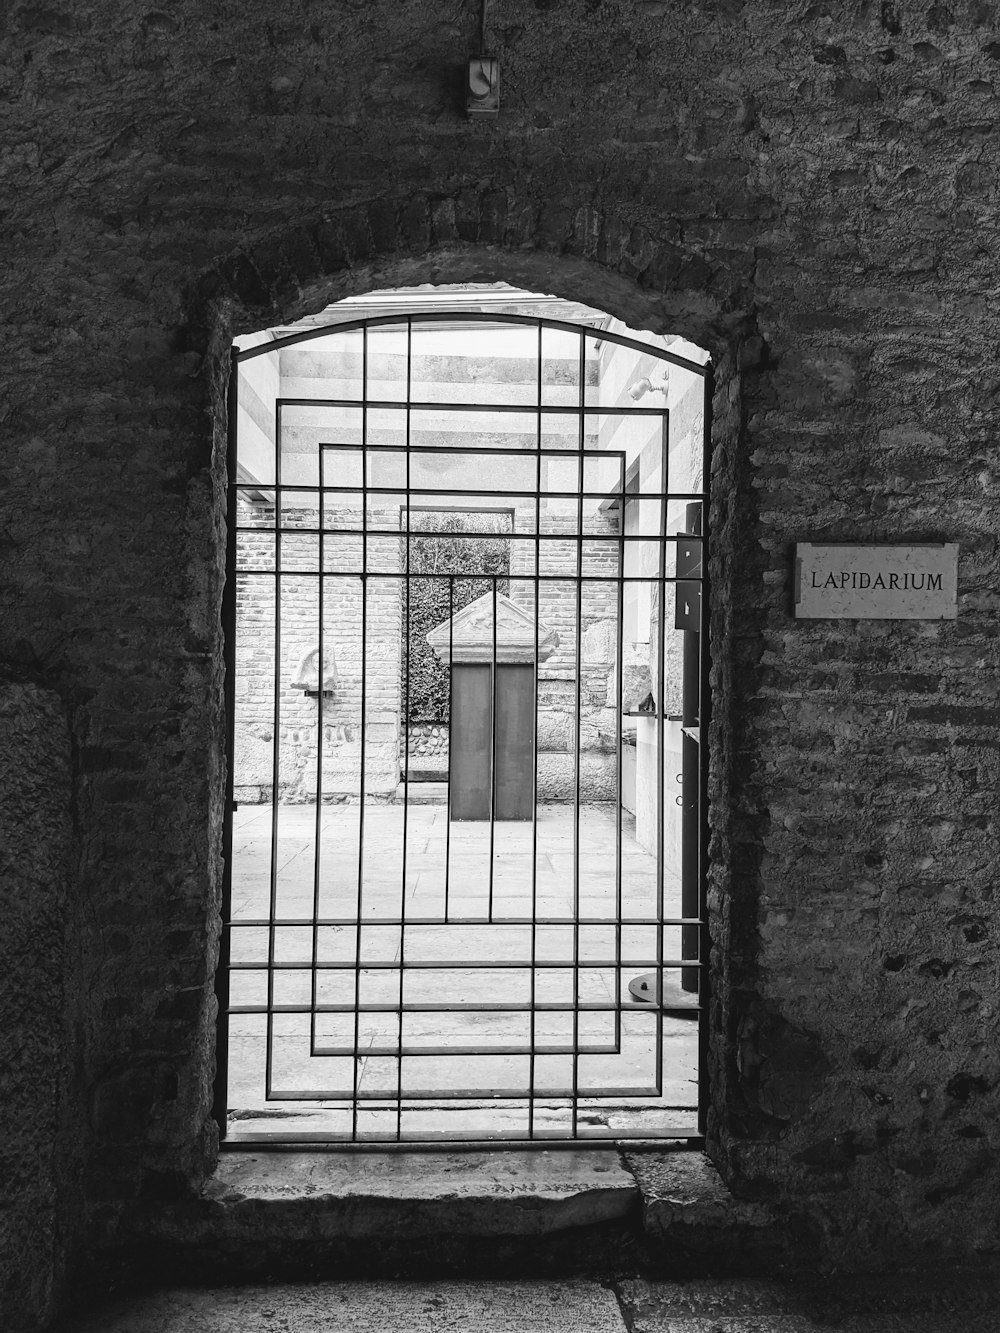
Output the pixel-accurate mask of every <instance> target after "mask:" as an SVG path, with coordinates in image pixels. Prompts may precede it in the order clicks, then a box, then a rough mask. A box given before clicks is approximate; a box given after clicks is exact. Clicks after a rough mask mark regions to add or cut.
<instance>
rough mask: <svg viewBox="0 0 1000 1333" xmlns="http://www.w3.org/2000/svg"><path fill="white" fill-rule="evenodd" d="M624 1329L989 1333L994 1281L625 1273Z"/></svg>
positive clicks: (994, 1323)
mask: <svg viewBox="0 0 1000 1333" xmlns="http://www.w3.org/2000/svg"><path fill="white" fill-rule="evenodd" d="M617 1289H618V1294H619V1298H620V1302H621V1307H622V1312H623V1314H624V1316H625V1320H626V1323H627V1325H628V1327H629V1329H630V1331H631V1333H817V1330H820V1329H836V1330H837V1333H904V1331H905V1333H996V1330H997V1329H998V1328H1000V1317H998V1313H997V1310H998V1304H997V1299H998V1295H1000V1285H998V1283H997V1282H996V1281H995V1280H992V1279H986V1280H983V1279H976V1278H975V1277H971V1280H970V1279H966V1280H964V1281H956V1280H954V1278H951V1277H945V1278H944V1279H943V1280H941V1281H939V1282H937V1283H933V1282H928V1281H926V1280H921V1279H920V1278H917V1277H904V1276H898V1275H895V1276H889V1277H871V1276H861V1277H852V1276H851V1275H849V1274H842V1275H839V1276H837V1277H831V1278H812V1279H810V1278H801V1279H787V1280H785V1281H781V1280H775V1281H757V1280H735V1281H734V1280H731V1279H721V1280H717V1279H711V1278H708V1279H691V1280H687V1281H680V1282H678V1281H669V1282H668V1281H649V1280H646V1279H643V1278H630V1279H625V1280H623V1281H622V1282H620V1283H619V1284H617Z"/></svg>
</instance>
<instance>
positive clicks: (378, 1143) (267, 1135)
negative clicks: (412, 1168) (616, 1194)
mask: <svg viewBox="0 0 1000 1333" xmlns="http://www.w3.org/2000/svg"><path fill="white" fill-rule="evenodd" d="M278 1132H279V1133H280V1131H278ZM239 1133H240V1137H239V1138H233V1139H230V1140H229V1141H228V1142H227V1143H225V1144H223V1145H220V1146H221V1147H223V1148H224V1149H225V1151H226V1152H227V1153H239V1152H259V1151H260V1145H261V1144H262V1143H266V1144H267V1145H268V1150H269V1151H270V1152H301V1151H302V1144H303V1143H308V1144H309V1151H310V1152H324V1151H328V1152H337V1153H342V1152H352V1153H367V1152H371V1153H389V1152H394V1151H395V1152H421V1153H436V1152H454V1151H455V1150H456V1149H459V1150H460V1151H462V1152H472V1151H475V1150H482V1151H483V1152H502V1151H504V1150H507V1151H519V1150H520V1149H522V1148H525V1147H527V1146H529V1145H530V1144H531V1142H532V1140H531V1139H526V1138H524V1137H522V1136H519V1135H518V1134H517V1133H516V1132H515V1133H507V1132H506V1131H503V1130H498V1131H497V1132H496V1133H495V1135H493V1136H492V1137H491V1138H488V1139H484V1138H482V1137H481V1136H479V1137H476V1136H475V1135H474V1134H469V1135H467V1136H466V1137H464V1138H456V1137H455V1136H454V1134H451V1135H450V1136H449V1137H448V1138H443V1137H442V1138H429V1137H428V1138H420V1137H417V1136H414V1137H413V1138H411V1139H407V1141H406V1142H405V1143H400V1144H397V1143H394V1142H392V1140H379V1139H376V1138H370V1139H362V1140H360V1141H358V1142H357V1143H352V1142H351V1141H350V1140H349V1139H346V1138H337V1137H335V1136H334V1135H332V1134H330V1133H328V1132H325V1131H312V1132H311V1133H304V1134H301V1135H300V1136H298V1137H297V1138H291V1139H290V1138H278V1137H277V1136H276V1135H275V1134H274V1133H273V1132H271V1131H265V1132H263V1133H260V1132H257V1133H255V1132H253V1131H249V1132H248V1131H245V1130H243V1131H239ZM538 1137H539V1138H545V1137H546V1136H545V1135H544V1133H543V1134H539V1136H538ZM609 1141H611V1142H625V1143H627V1144H628V1147H629V1149H630V1151H631V1150H635V1151H641V1150H642V1149H643V1148H662V1147H663V1144H664V1141H669V1142H671V1143H674V1144H685V1145H686V1146H687V1147H688V1148H691V1149H694V1148H700V1147H701V1146H702V1144H703V1143H704V1139H703V1137H702V1136H701V1135H698V1134H692V1133H690V1131H689V1130H686V1129H681V1128H677V1129H673V1130H661V1131H660V1132H659V1134H658V1136H657V1137H656V1138H650V1137H649V1135H648V1133H647V1134H646V1135H644V1137H643V1138H641V1139H629V1138H627V1137H623V1135H622V1134H621V1133H620V1132H618V1131H614V1132H611V1133H598V1132H596V1131H594V1132H590V1128H589V1127H587V1130H586V1131H585V1132H584V1133H583V1134H581V1136H580V1138H579V1139H566V1138H561V1139H560V1138H555V1137H549V1138H546V1142H545V1150H546V1152H557V1151H560V1150H566V1151H570V1152H571V1151H573V1150H574V1149H576V1148H586V1149H591V1150H600V1151H607V1148H606V1145H607V1143H608V1142H609Z"/></svg>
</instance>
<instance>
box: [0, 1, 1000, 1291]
mask: <svg viewBox="0 0 1000 1333" xmlns="http://www.w3.org/2000/svg"><path fill="white" fill-rule="evenodd" d="M491 14H492V19H491V23H492V30H491V33H490V40H491V44H492V45H493V47H494V49H495V50H496V52H497V54H498V55H499V57H500V59H501V63H502V65H503V69H504V75H503V89H504V94H503V110H502V114H501V117H500V118H499V120H497V121H495V122H489V123H469V122H467V121H466V120H465V119H464V116H463V114H462V108H461V93H460V87H461V69H462V67H463V64H464V61H465V58H466V56H467V54H468V53H469V52H470V51H472V50H474V49H475V46H476V41H477V33H476V25H477V21H478V7H473V6H465V7H456V8H453V9H451V10H449V11H447V12H445V11H443V10H442V9H441V8H440V7H439V6H436V5H433V4H431V3H430V2H429V0H417V2H416V3H414V4H411V5H407V6H399V5H398V4H394V3H389V0H374V2H373V3H370V4H366V5H364V6H362V7H360V8H359V7H357V6H354V5H347V4H344V5H339V6H333V7H330V6H327V7H323V8H320V7H317V6H315V5H314V4H312V3H311V0H290V3H289V4H287V5H285V6H283V7H282V9H281V11H280V13H277V12H276V11H274V10H273V8H271V7H269V8H268V9H267V10H266V11H265V9H264V7H263V6H262V5H260V4H258V3H256V0H249V3H247V4H245V5H243V6H241V7H239V9H232V8H226V7H223V8H220V7H219V6H217V5H214V6H209V5H207V4H206V3H205V0H183V2H182V3H180V4H178V5H176V6H172V7H171V8H170V9H169V11H164V10H153V9H144V8H142V7H138V8H137V7H135V6H132V5H123V4H121V3H119V0H92V2H91V3H89V4H88V5H86V6H85V7H63V8H58V7H55V8H54V7H47V8H46V7H44V6H38V5H33V4H28V3H18V4H16V5H15V6H13V7H12V8H11V10H10V12H9V14H8V16H7V20H6V24H5V28H4V32H3V36H2V38H0V90H2V92H0V96H2V97H3V99H4V115H5V121H6V130H5V140H4V147H3V151H2V154H0V175H2V181H3V185H4V187H5V188H4V199H5V204H4V215H3V219H2V226H3V229H4V241H3V253H4V256H5V264H4V267H3V273H2V275H0V294H2V304H0V308H2V312H3V313H2V319H3V325H4V327H3V345H4V348H5V374H4V383H3V391H2V397H0V421H2V423H3V429H4V440H5V447H4V456H3V464H2V466H3V473H4V478H3V479H4V492H3V502H2V503H3V509H4V524H3V528H2V536H0V543H2V549H3V553H4V560H3V573H2V575H0V579H2V586H0V610H2V614H0V661H4V662H8V663H17V664H24V663H30V664H32V670H34V671H35V672H36V673H37V675H38V677H39V678H40V679H41V680H43V681H44V683H45V684H46V685H47V686H48V687H49V689H50V690H54V691H57V692H58V694H59V695H60V697H61V698H62V699H64V700H65V701H66V706H67V708H68V710H69V717H70V728H71V735H72V740H73V744H74V745H75V747H76V753H77V754H78V755H79V765H78V771H77V778H76V784H77V785H76V790H75V795H74V803H73V807H72V809H73V817H74V820H75V839H76V843H77V861H76V869H75V872H74V878H73V881H72V886H71V888H72V894H73V895H74V899H75V900H76V901H79V902H81V903H85V904H86V907H87V910H86V912H84V913H82V914H81V920H80V924H79V927H78V947H79V950H80V955H81V958H82V959H83V960H84V962H83V964H82V967H83V975H82V978H81V979H80V980H79V982H78V984H77V985H76V986H75V987H74V991H73V993H74V995H75V997H76V1001H77V1003H78V1009H79V1012H78V1015H77V1017H76V1019H75V1023H74V1026H73V1043H74V1046H73V1051H72V1052H71V1050H70V1047H69V1044H68V1038H67V1043H66V1044H65V1046H64V1050H65V1052H66V1054H67V1057H69V1056H70V1055H71V1054H72V1057H73V1060H74V1067H75V1068H76V1069H77V1071H78V1079H79V1082H80V1087H81V1089H82V1092H83V1094H84V1095H85V1096H86V1097H87V1098H88V1100H89V1102H90V1104H91V1106H92V1107H93V1111H92V1118H91V1126H92V1128H91V1131H90V1140H89V1143H88V1146H87V1164H86V1172H85V1175H84V1177H83V1179H84V1181H85V1185H86V1197H87V1201H88V1208H89V1222H88V1228H87V1231H86V1237H87V1240H86V1245H87V1246H88V1247H90V1249H91V1250H92V1249H93V1247H94V1246H96V1245H97V1244H98V1243H99V1242H100V1243H102V1244H103V1243H108V1244H110V1243H111V1241H112V1239H113V1236H114V1234H115V1232H114V1227H115V1225H116V1222H117V1219H119V1218H120V1217H121V1216H122V1210H123V1208H124V1207H126V1206H127V1205H128V1204H129V1202H130V1201H134V1200H136V1199H137V1198H138V1197H139V1196H140V1195H141V1196H142V1197H143V1198H145V1199H146V1200H147V1201H153V1202H155V1200H156V1199H157V1198H162V1197H164V1196H166V1195H169V1194H171V1193H178V1192H183V1191H185V1190H188V1189H190V1188H193V1187H194V1186H195V1185H196V1184H197V1182H198V1181H199V1180H200V1179H201V1178H202V1177H203V1175H204V1173H205V1172H206V1171H207V1170H209V1169H210V1167H211V1164H212V1160H213V1144H214V1134H215V1131H214V1127H213V1122H212V1121H211V1118H210V1115H209V1112H210V1105H211V1092H210V1075H211V1067H212V1033H213V1026H212V1023H213V1007H214V999H213V996H212V975H213V969H214V960H215V950H216V936H217V928H218V917H217V911H218V902H219V884H220V849H221V826H222V797H221V793H222V772H221V770H222V756H223V753H224V747H223V726H222V715H223V714H222V679H223V675H222V659H221V640H220V630H219V606H220V600H221V597H222V570H223V568H224V536H223V482H224V456H225V445H226V432H225V389H226V382H227V377H228V369H229V359H228V357H229V348H230V345H231V340H232V338H233V336H234V335H236V334H238V333H243V332H249V331H252V330H255V329H260V328H263V327H266V326H268V325H269V324H272V323H275V322H278V321H281V320H289V319H293V318H297V317H299V316H300V315H302V314H305V313H306V312H309V311H315V310H318V309H320V308H321V307H322V306H323V304H325V303H326V302H328V301H330V300H332V299H336V298H337V297H338V296H341V295H344V294H348V293H351V292H361V291H365V290H370V289H371V288H372V287H375V286H379V285H387V284H390V283H391V284H402V283H407V282H420V281H464V280H472V279H474V278H481V279H490V280H495V279H505V280H508V281H511V282H515V283H522V284H524V285H526V286H528V287H531V288H533V289H535V290H548V291H554V292H556V293H557V294H565V295H568V296H572V297H574V298H576V299H580V300H585V301H587V302H588V303H589V304H592V305H596V306H598V307H600V308H603V309H607V310H609V311H611V312H612V313H614V314H615V315H618V316H620V317H621V318H623V319H625V320H626V321H627V322H629V323H630V324H632V325H633V326H636V325H640V326H641V325H646V326H647V327H652V328H655V329H658V330H661V331H669V332H680V333H683V334H684V335H685V336H686V337H689V338H690V339H692V340H693V341H694V342H696V343H698V344H700V345H702V346H704V347H706V348H708V349H709V350H710V351H711V352H712V353H713V357H714V359H715V366H716V371H715V382H716V399H715V418H714V438H715V441H716V452H715V459H714V468H713V476H712V484H713V493H714V501H713V532H714V542H715V545H714V554H713V559H712V566H711V568H712V572H713V575H714V579H715V589H716V602H715V610H714V614H713V652H714V654H715V665H714V684H715V723H714V727H713V746H714V749H713V776H712V782H711V796H712V802H713V803H712V811H711V818H712V828H713V835H712V837H713V842H712V846H713V853H714V857H715V860H714V867H713V872H712V883H711V904H710V905H711V912H712V918H711V920H712V933H713V941H714V948H713V965H712V973H713V979H714V999H713V1004H712V1016H711V1029H712V1036H711V1052H710V1072H711V1077H712V1091H711V1098H712V1108H713V1109H712V1114H711V1118H710V1125H709V1145H710V1151H711V1152H712V1154H713V1156H714V1157H715V1158H716V1159H717V1160H718V1162H719V1163H720V1165H721V1167H722V1169H723V1171H724V1173H725V1175H726V1177H727V1178H728V1179H729V1180H730V1181H731V1182H732V1184H733V1186H734V1188H736V1189H738V1190H741V1191H749V1192H753V1191H756V1192H758V1193H760V1194H767V1195H768V1196H770V1197H771V1198H773V1199H774V1200H776V1201H777V1203H778V1204H779V1205H780V1206H781V1207H782V1208H784V1209H785V1210H786V1211H787V1212H788V1213H790V1214H792V1215H794V1216H796V1217H797V1218H799V1219H801V1222H802V1225H803V1227H809V1228H811V1234H813V1235H814V1236H815V1237H816V1243H817V1253H818V1254H820V1255H822V1256H824V1257H825V1258H826V1259H828V1260H836V1261H841V1262H845V1263H856V1264H878V1263H887V1262H890V1261H894V1260H908V1261H910V1262H916V1261H917V1260H918V1259H919V1258H920V1256H922V1255H926V1254H929V1253H933V1254H935V1255H939V1254H942V1253H944V1254H946V1255H950V1256H957V1257H961V1258H965V1259H972V1258H974V1257H975V1256H977V1255H982V1254H988V1255H989V1254H994V1253H995V1252H996V1249H997V1246H998V1233H997V1208H996V1199H997V1197H998V1194H1000V1190H998V1183H1000V1182H998V1172H997V1159H996V1153H997V1134H998V1129H997V1126H998V1124H1000V1105H998V1098H1000V1093H998V1084H1000V1065H998V1061H1000V1057H998V1054H997V1052H998V1051H1000V1041H998V1031H997V1025H998V1016H997V1010H996V1003H995V987H996V968H997V941H996V923H995V910H994V901H993V900H994V890H995V874H996V871H995V863H996V830H995V810H996V786H997V743H996V726H997V723H998V721H1000V717H998V710H997V708H996V702H995V701H996V658H997V654H996V645H997V610H998V595H997V591H996V590H997V586H998V580H1000V574H998V548H997V523H996V514H997V502H998V491H1000V474H998V469H997V449H996V433H997V432H996V424H997V389H998V386H1000V380H998V375H997V370H996V364H995V363H996V332H995V331H996V327H997V317H998V297H997V291H996V282H995V262H996V260H995V256H996V253H997V249H998V240H1000V238H998V235H997V232H998V226H997V203H998V196H997V190H998V187H997V180H998V173H997V162H996V157H997V136H996V129H995V125H996V107H997V87H998V83H997V80H998V68H997V61H998V58H1000V28H998V23H997V15H996V11H995V7H994V6H991V5H988V4H985V3H980V2H979V0H961V2H959V0H955V3H952V4H939V3H935V4H932V5H928V4H926V3H913V4H909V5H905V6H904V5H902V4H900V3H882V4H878V5H875V4H871V3H868V0H846V2H845V3H843V4H839V5H823V4H815V5H804V4H800V3H791V2H790V0H760V2H759V3H754V4H746V3H741V0H696V2H695V3H694V4H688V5H683V6H682V5H679V4H677V3H675V2H674V0H664V3H655V4H654V3H645V4H638V3H637V4H634V5H614V4H599V5H588V6H569V5H568V4H563V3H546V4H544V5H543V4H531V5H529V4H527V3H521V2H520V0H510V2H509V3H505V4H504V5H502V6H497V7H495V8H491ZM823 537H826V538H837V539H845V540H850V539H854V540H907V539H908V540H914V539H919V540H942V539H948V540H957V541H959V542H960V543H961V547H962V553H961V560H960V571H959V580H960V582H959V589H960V617H959V619H958V620H957V621H954V622H946V623H940V624H937V623H935V624H931V623H917V622H914V623H891V624H875V625H870V626H860V627H859V626H858V625H857V624H853V623H850V622H845V623H841V624H822V623H815V624H796V623H795V622H793V621H792V620H791V618H790V611H789V594H788V559H789V545H790V543H791V542H792V541H794V540H796V539H797V538H823ZM50 790H52V791H62V790H63V788H61V787H60V785H59V784H58V783H56V784H54V785H53V786H52V787H51V788H50ZM57 805H58V809H52V810H51V811H50V813H49V814H48V815H47V816H46V817H45V819H44V829H43V830H42V831H41V836H42V837H43V840H44V841H47V842H54V843H58V841H59V839H60V838H61V837H62V828H63V819H64V817H65V812H66V809H67V801H66V800H64V799H62V798H60V800H59V802H57ZM26 947H27V948H28V949H29V950H37V949H38V948H39V947H40V946H39V944H38V942H37V941H35V942H32V941H30V940H29V941H27V942H26ZM2 948H3V959H2V962H3V965H4V967H9V966H10V963H11V958H12V954H13V946H11V945H10V944H9V943H7V942H5V943H4V944H3V946H2ZM31 1022H32V1019H31V1017H30V1014H29V1013H28V1012H27V1011H20V1010H16V1011H15V1014H14V1026H13V1028H12V1029H11V1030H12V1031H13V1030H15V1029H17V1028H18V1026H20V1028H21V1029H22V1030H24V1031H27V1030H29V1028H30V1025H31ZM77 1043H78V1046H77ZM77 1051H78V1054H77V1053H75V1052H77ZM39 1132H40V1133H41V1132H43V1131H41V1130H40V1131H39ZM44 1132H45V1133H48V1130H46V1131H44ZM61 1216H62V1217H63V1219H64V1220H65V1222H66V1225H67V1227H68V1228H71V1227H72V1223H73V1217H72V1214H71V1213H70V1212H62V1213H61ZM42 1248H43V1249H44V1248H45V1247H44V1246H43V1247H42ZM9 1266H10V1265H9V1264H8V1267H9ZM55 1271H56V1267H55V1266H54V1265H50V1266H49V1269H48V1273H49V1275H50V1276H51V1274H52V1273H54V1272H55ZM47 1281H48V1279H47V1278H46V1277H45V1276H44V1275H43V1276H42V1277H41V1278H40V1286H39V1287H38V1289H37V1291H36V1292H35V1294H34V1295H33V1296H31V1299H32V1300H33V1301H34V1303H35V1308H36V1310H43V1309H44V1306H45V1300H46V1296H45V1291H46V1290H47Z"/></svg>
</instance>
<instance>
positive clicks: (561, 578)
mask: <svg viewBox="0 0 1000 1333" xmlns="http://www.w3.org/2000/svg"><path fill="white" fill-rule="evenodd" d="M397 535H398V534H397ZM244 575H246V576H249V577H253V578H269V579H273V578H278V579H318V578H324V579H360V578H364V579H379V580H381V579H395V580H396V581H397V582H399V583H403V582H407V581H409V580H416V579H437V580H438V581H439V582H444V580H445V579H448V578H452V577H454V578H456V579H481V578H492V575H490V574H475V573H472V574H455V575H454V576H453V575H451V574H405V573H404V572H403V571H402V570H397V571H396V572H395V573H392V572H387V571H383V570H364V571H362V570H360V569H323V570H319V569H279V570H274V569H254V568H249V569H241V568H239V567H237V569H236V577H237V578H242V577H243V576H244ZM501 579H507V580H509V581H510V582H511V583H518V582H521V581H522V580H525V581H531V582H538V583H572V584H577V583H608V584H612V585H614V586H617V585H618V584H619V583H622V584H629V583H652V584H660V583H700V582H701V580H700V579H690V578H674V577H673V576H670V577H667V578H662V579H661V578H660V577H659V576H655V577H650V576H642V575H639V574H635V575H632V574H629V575H626V577H624V578H622V577H621V576H620V575H617V574H531V575H527V574H524V575H521V574H503V575H498V581H500V580H501ZM668 628H669V626H668Z"/></svg>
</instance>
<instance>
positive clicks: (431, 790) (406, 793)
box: [395, 782, 448, 805]
mask: <svg viewBox="0 0 1000 1333" xmlns="http://www.w3.org/2000/svg"><path fill="white" fill-rule="evenodd" d="M404 801H406V802H407V803H408V804H409V805H447V804H448V784H447V782H409V783H406V782H401V783H400V784H399V786H398V787H397V788H396V800H395V803H396V805H402V804H403V802H404Z"/></svg>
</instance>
